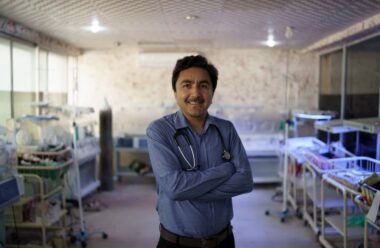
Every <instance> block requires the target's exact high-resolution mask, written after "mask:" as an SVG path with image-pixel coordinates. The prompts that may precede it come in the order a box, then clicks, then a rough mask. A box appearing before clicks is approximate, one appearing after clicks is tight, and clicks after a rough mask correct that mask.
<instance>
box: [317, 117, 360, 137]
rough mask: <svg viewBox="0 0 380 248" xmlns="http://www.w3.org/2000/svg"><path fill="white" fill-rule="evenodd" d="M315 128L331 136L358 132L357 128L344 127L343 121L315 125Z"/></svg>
mask: <svg viewBox="0 0 380 248" xmlns="http://www.w3.org/2000/svg"><path fill="white" fill-rule="evenodd" d="M315 128H316V129H317V130H320V131H325V132H327V133H331V134H340V133H350V132H356V131H358V130H357V128H354V127H350V126H346V125H344V122H343V120H332V121H327V122H322V123H317V122H316V123H315Z"/></svg>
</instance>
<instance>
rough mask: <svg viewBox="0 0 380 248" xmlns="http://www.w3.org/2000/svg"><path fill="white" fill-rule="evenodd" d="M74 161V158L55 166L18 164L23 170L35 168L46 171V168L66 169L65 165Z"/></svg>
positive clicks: (18, 167)
mask: <svg viewBox="0 0 380 248" xmlns="http://www.w3.org/2000/svg"><path fill="white" fill-rule="evenodd" d="M72 163H73V160H72V159H70V160H67V161H66V162H63V163H59V164H57V165H53V166H51V165H50V166H44V165H17V167H16V168H17V169H18V170H19V169H22V170H35V171H46V170H60V169H64V168H65V167H67V166H69V165H71V164H72Z"/></svg>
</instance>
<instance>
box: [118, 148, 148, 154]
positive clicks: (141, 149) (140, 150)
mask: <svg viewBox="0 0 380 248" xmlns="http://www.w3.org/2000/svg"><path fill="white" fill-rule="evenodd" d="M114 150H115V152H146V153H148V148H133V147H115V148H114Z"/></svg>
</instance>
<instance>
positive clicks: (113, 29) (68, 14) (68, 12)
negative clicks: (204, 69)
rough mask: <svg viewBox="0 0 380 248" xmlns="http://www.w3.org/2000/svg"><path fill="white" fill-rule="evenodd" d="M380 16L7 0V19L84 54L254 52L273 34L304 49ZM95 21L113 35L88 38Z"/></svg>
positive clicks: (351, 0) (353, 8)
mask: <svg viewBox="0 0 380 248" xmlns="http://www.w3.org/2000/svg"><path fill="white" fill-rule="evenodd" d="M379 12H380V0H361V1H357V0H213V1H210V0H187V1H182V0H141V1H137V0H81V1H79V0H55V1H54V0H0V15H2V16H5V17H8V18H10V19H13V20H15V21H17V22H20V23H22V24H24V25H26V26H29V27H31V28H33V29H35V30H37V31H40V32H42V33H45V34H47V35H50V36H53V37H55V38H57V39H60V40H63V41H66V42H67V43H70V44H72V45H75V46H78V47H81V48H84V49H102V48H110V47H114V46H115V44H116V43H117V42H121V43H122V44H124V45H127V46H131V47H139V46H140V47H141V44H143V43H145V44H146V43H149V44H150V47H151V48H152V47H154V44H155V43H156V44H157V47H161V46H162V43H163V42H165V44H166V45H165V47H169V45H168V44H171V45H172V47H174V48H191V49H193V48H194V47H195V48H196V47H200V48H202V47H215V48H251V47H252V48H254V47H258V46H262V42H263V41H264V40H266V38H267V36H268V35H269V34H272V35H273V36H274V38H275V40H276V41H278V42H279V46H280V47H286V48H304V47H306V46H307V45H310V43H312V42H315V41H318V40H320V39H322V38H324V37H326V36H328V35H330V34H333V33H335V32H337V31H340V30H342V29H344V28H346V27H349V26H351V25H353V24H355V23H357V22H359V21H362V20H364V19H366V18H368V17H370V16H372V15H375V14H377V13H379ZM188 15H192V16H194V19H192V20H187V19H186V16H188ZM93 18H97V19H98V20H99V22H100V24H101V25H103V26H105V27H106V28H107V29H106V30H105V31H104V32H99V33H96V34H94V33H91V32H89V31H85V30H84V27H86V26H89V25H90V24H91V21H92V20H93ZM286 26H292V27H294V36H293V37H292V38H291V39H290V40H287V39H286V38H285V37H284V32H285V28H286Z"/></svg>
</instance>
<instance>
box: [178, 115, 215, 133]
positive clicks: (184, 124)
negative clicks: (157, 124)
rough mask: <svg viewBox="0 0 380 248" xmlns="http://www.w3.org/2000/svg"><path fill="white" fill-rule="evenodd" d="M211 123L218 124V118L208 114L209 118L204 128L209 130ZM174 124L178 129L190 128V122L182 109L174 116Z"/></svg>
mask: <svg viewBox="0 0 380 248" xmlns="http://www.w3.org/2000/svg"><path fill="white" fill-rule="evenodd" d="M210 125H215V126H216V125H217V124H216V120H215V118H214V117H213V116H211V115H209V114H207V119H206V123H205V128H204V130H205V131H207V129H208V128H209V126H210ZM174 126H175V128H176V129H182V128H187V127H188V128H190V126H189V123H188V122H187V120H186V118H185V116H184V114H183V113H182V111H180V110H178V111H177V113H176V114H175V117H174Z"/></svg>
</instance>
